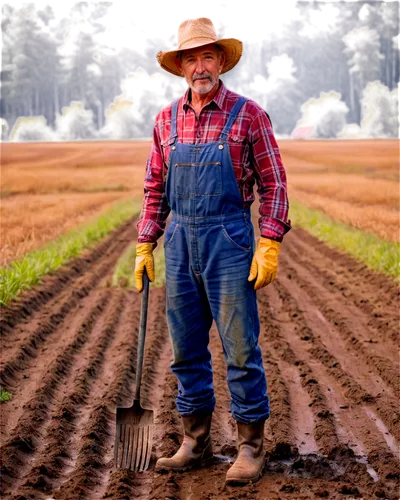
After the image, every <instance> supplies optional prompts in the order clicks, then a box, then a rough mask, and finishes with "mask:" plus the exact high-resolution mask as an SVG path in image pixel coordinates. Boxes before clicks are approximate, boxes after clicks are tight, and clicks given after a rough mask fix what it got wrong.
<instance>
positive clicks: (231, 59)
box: [157, 38, 243, 76]
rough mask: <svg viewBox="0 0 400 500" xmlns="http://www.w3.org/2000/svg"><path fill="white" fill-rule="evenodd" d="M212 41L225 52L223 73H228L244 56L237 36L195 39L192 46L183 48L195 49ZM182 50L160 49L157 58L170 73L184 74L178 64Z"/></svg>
mask: <svg viewBox="0 0 400 500" xmlns="http://www.w3.org/2000/svg"><path fill="white" fill-rule="evenodd" d="M210 43H216V44H218V45H219V46H220V47H221V49H222V50H223V51H224V53H225V64H224V67H223V68H222V71H221V73H226V72H227V71H229V70H231V69H232V68H233V67H234V66H236V64H237V63H238V62H239V59H240V58H241V57H242V53H243V44H242V42H241V41H240V40H236V38H222V39H221V40H215V41H210V40H207V41H206V42H200V41H195V40H194V41H193V43H191V44H190V46H187V47H185V48H184V49H181V50H188V49H194V48H196V47H202V46H203V45H209V44H210ZM181 50H170V51H168V52H162V51H160V52H159V53H158V54H157V60H158V62H159V64H160V66H161V67H162V68H163V69H165V71H168V72H169V73H172V74H173V75H176V76H183V75H182V74H181V72H180V70H179V68H178V66H177V65H176V58H177V56H178V53H179V52H181Z"/></svg>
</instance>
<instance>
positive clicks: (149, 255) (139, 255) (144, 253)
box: [135, 243, 155, 292]
mask: <svg viewBox="0 0 400 500" xmlns="http://www.w3.org/2000/svg"><path fill="white" fill-rule="evenodd" d="M154 247H155V245H154V244H153V243H138V244H137V246H136V260H135V284H136V288H137V289H138V291H139V292H141V291H142V290H143V273H144V268H146V271H147V276H148V277H149V280H150V281H154V280H155V272H154V257H153V249H154Z"/></svg>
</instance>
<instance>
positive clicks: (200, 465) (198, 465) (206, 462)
mask: <svg viewBox="0 0 400 500" xmlns="http://www.w3.org/2000/svg"><path fill="white" fill-rule="evenodd" d="M213 461H214V455H212V456H211V457H209V458H206V459H204V460H202V461H201V462H198V463H195V464H192V465H186V467H167V466H164V465H160V466H158V467H156V468H155V471H156V472H161V471H174V472H186V471H188V470H192V469H202V468H203V467H207V466H208V465H211V463H212V462H213Z"/></svg>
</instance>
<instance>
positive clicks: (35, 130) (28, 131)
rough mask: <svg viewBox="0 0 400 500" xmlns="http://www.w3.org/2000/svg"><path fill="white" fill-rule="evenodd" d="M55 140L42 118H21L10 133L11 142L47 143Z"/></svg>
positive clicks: (44, 119) (53, 134)
mask: <svg viewBox="0 0 400 500" xmlns="http://www.w3.org/2000/svg"><path fill="white" fill-rule="evenodd" d="M55 139H56V135H55V133H54V132H53V131H52V130H51V128H50V127H48V126H47V125H46V118H45V117H44V116H22V117H20V118H18V120H17V121H16V122H15V124H14V127H13V129H12V131H11V133H10V140H11V141H12V142H30V141H38V142H48V141H54V140H55Z"/></svg>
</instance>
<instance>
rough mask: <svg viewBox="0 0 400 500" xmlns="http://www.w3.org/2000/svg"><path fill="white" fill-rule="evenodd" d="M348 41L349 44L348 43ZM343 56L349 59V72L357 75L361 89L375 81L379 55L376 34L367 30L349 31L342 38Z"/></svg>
mask: <svg viewBox="0 0 400 500" xmlns="http://www.w3.org/2000/svg"><path fill="white" fill-rule="evenodd" d="M349 40H350V42H349ZM343 42H344V44H345V54H346V55H347V56H348V57H349V58H350V66H351V70H352V71H353V72H354V73H355V74H356V75H358V77H359V80H360V84H361V88H362V89H364V88H365V86H366V85H367V84H368V82H371V81H373V80H376V77H377V72H378V61H379V60H380V59H381V58H382V56H381V55H380V53H379V44H378V34H377V32H376V31H375V30H370V29H369V28H360V29H354V30H352V31H349V32H348V33H347V34H346V35H345V36H344V37H343Z"/></svg>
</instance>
